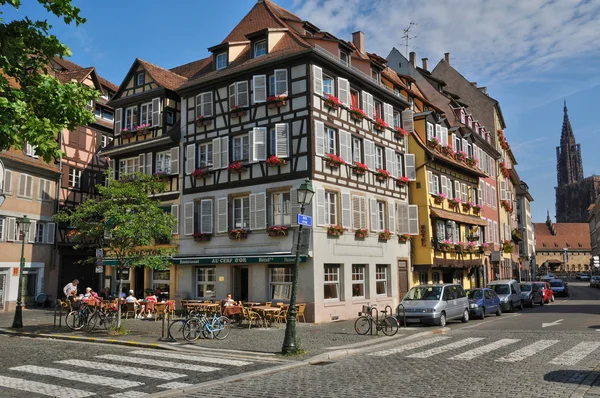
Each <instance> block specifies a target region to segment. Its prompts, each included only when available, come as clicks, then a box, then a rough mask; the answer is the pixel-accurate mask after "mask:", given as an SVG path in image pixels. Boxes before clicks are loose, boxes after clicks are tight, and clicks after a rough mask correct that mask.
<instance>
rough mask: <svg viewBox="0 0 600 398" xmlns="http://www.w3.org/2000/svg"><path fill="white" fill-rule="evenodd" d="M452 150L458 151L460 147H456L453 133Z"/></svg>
mask: <svg viewBox="0 0 600 398" xmlns="http://www.w3.org/2000/svg"><path fill="white" fill-rule="evenodd" d="M459 142H460V141H459ZM452 149H454V151H455V152H458V151H460V145H457V142H456V134H454V133H452Z"/></svg>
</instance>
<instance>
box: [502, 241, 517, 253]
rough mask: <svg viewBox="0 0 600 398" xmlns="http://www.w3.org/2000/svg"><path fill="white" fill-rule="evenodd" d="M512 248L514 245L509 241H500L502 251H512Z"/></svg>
mask: <svg viewBox="0 0 600 398" xmlns="http://www.w3.org/2000/svg"><path fill="white" fill-rule="evenodd" d="M514 249H515V246H514V245H513V244H512V242H511V241H509V240H505V241H504V242H502V251H503V252H504V253H512V252H513V250H514Z"/></svg>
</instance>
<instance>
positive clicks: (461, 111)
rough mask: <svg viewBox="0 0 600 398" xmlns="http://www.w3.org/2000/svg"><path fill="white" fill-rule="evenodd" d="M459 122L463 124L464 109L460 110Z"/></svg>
mask: <svg viewBox="0 0 600 398" xmlns="http://www.w3.org/2000/svg"><path fill="white" fill-rule="evenodd" d="M460 122H461V123H462V124H465V110H464V109H461V110H460Z"/></svg>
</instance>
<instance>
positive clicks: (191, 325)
mask: <svg viewBox="0 0 600 398" xmlns="http://www.w3.org/2000/svg"><path fill="white" fill-rule="evenodd" d="M201 327H202V325H201V323H200V320H199V319H198V318H191V319H188V320H187V321H186V322H185V324H184V325H183V338H184V339H185V340H186V341H189V342H193V341H196V340H198V338H199V337H200V334H201V329H200V328H201Z"/></svg>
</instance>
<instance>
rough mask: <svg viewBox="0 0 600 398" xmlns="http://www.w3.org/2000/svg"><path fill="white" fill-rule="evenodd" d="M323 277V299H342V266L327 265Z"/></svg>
mask: <svg viewBox="0 0 600 398" xmlns="http://www.w3.org/2000/svg"><path fill="white" fill-rule="evenodd" d="M324 271H325V272H324V275H323V298H324V299H325V300H336V301H339V299H340V266H339V265H332V264H325V270H324Z"/></svg>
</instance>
